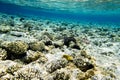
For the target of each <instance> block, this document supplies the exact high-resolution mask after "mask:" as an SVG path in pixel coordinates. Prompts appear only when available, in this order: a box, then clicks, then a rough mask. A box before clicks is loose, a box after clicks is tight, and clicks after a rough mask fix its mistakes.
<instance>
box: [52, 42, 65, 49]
mask: <svg viewBox="0 0 120 80" xmlns="http://www.w3.org/2000/svg"><path fill="white" fill-rule="evenodd" d="M53 45H54V46H55V48H58V47H62V46H63V45H64V43H63V41H62V40H58V41H55V42H53Z"/></svg>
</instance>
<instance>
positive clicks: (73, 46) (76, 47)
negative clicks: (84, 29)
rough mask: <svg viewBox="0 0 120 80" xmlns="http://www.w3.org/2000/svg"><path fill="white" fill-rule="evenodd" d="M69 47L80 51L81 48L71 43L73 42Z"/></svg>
mask: <svg viewBox="0 0 120 80" xmlns="http://www.w3.org/2000/svg"><path fill="white" fill-rule="evenodd" d="M69 47H71V48H74V49H79V50H80V47H79V46H78V45H77V44H76V43H74V42H73V41H71V42H70V43H69Z"/></svg>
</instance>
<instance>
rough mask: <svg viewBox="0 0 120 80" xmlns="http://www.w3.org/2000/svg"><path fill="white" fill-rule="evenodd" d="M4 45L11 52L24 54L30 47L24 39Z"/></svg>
mask: <svg viewBox="0 0 120 80" xmlns="http://www.w3.org/2000/svg"><path fill="white" fill-rule="evenodd" d="M4 47H5V49H6V50H7V51H8V52H9V53H14V54H24V53H25V52H26V51H27V49H28V45H27V44H26V43H25V42H23V41H14V42H9V43H7V44H6V46H4Z"/></svg>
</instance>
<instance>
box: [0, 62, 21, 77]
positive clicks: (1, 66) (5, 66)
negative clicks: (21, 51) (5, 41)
mask: <svg viewBox="0 0 120 80" xmlns="http://www.w3.org/2000/svg"><path fill="white" fill-rule="evenodd" d="M21 67H22V65H21V64H19V63H16V62H13V61H10V60H6V61H0V77H1V76H4V75H6V74H11V75H13V74H14V72H16V71H17V70H18V69H20V68H21Z"/></svg>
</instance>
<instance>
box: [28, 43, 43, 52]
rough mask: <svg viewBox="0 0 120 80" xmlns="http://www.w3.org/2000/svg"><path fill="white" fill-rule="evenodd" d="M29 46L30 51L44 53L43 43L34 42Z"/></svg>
mask: <svg viewBox="0 0 120 80" xmlns="http://www.w3.org/2000/svg"><path fill="white" fill-rule="evenodd" d="M29 45H30V46H29V47H30V49H31V50H33V51H43V50H44V49H45V44H44V43H43V42H42V41H38V42H33V43H30V44H29Z"/></svg>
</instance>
